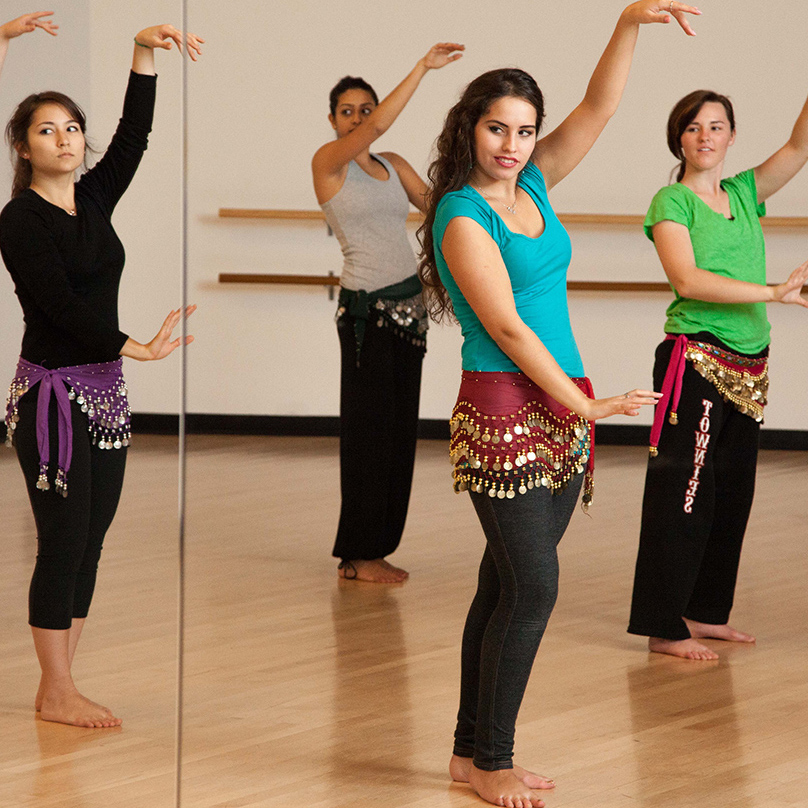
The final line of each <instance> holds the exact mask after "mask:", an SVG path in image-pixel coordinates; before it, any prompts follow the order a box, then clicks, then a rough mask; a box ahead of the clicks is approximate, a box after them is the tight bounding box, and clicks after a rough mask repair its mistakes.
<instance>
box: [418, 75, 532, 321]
mask: <svg viewBox="0 0 808 808" xmlns="http://www.w3.org/2000/svg"><path fill="white" fill-rule="evenodd" d="M506 97H512V98H522V99H524V100H525V101H527V102H528V103H529V104H532V105H533V107H534V108H535V110H536V132H537V134H538V130H539V129H540V128H541V125H542V121H543V120H544V97H543V96H542V93H541V90H540V89H539V87H538V85H537V84H536V81H535V80H534V79H533V77H532V76H531V75H530V74H529V73H525V71H524V70H519V69H517V68H501V69H499V70H489V71H488V72H487V73H483V74H482V75H481V76H477V78H476V79H474V81H472V82H471V83H470V84H469V85H468V87H466V89H465V90H464V91H463V95H462V96H461V97H460V100H459V101H458V102H457V103H456V104H455V105H454V106H453V107H452V108H451V109H450V110H449V113H448V114H447V116H446V121H445V122H444V124H443V131H442V132H441V133H440V135H438V139H437V140H436V141H435V151H436V155H437V156H436V157H435V159H434V160H433V161H432V164H431V165H430V166H429V170H428V171H427V177H428V178H429V190H428V192H427V197H426V201H427V210H426V218H425V219H424V223H423V224H422V225H421V227H420V228H419V229H418V239H419V241H420V243H421V260H420V263H419V264H418V276H419V278H420V279H421V283H422V284H423V286H424V299H425V302H426V306H427V309H428V310H429V313H430V315H431V316H432V319H433V320H435V321H440V320H441V319H443V316H444V315H446V314H448V315H449V316H450V317H451V316H453V314H454V311H453V309H452V301H451V300H450V299H449V294H448V292H447V291H446V287H445V286H444V285H443V283H442V282H441V279H440V275H439V274H438V267H437V264H436V263H435V244H434V241H433V238H432V225H433V224H434V223H435V212H436V210H437V207H438V203H439V202H440V201H441V199H442V198H443V197H444V196H445V195H446V194H448V193H450V192H452V191H457V190H459V189H460V188H462V187H463V186H464V185H465V184H466V182H467V181H468V178H469V174H471V169H472V168H473V167H474V159H475V154H474V129H475V127H476V126H477V122H478V121H479V120H480V118H482V117H483V115H485V113H486V112H487V111H488V110H489V109H490V108H491V105H492V104H493V103H494V102H495V101H497V100H498V99H500V98H506Z"/></svg>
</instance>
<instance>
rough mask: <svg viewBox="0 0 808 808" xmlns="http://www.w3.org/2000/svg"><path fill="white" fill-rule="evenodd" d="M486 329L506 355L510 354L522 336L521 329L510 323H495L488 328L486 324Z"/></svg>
mask: <svg viewBox="0 0 808 808" xmlns="http://www.w3.org/2000/svg"><path fill="white" fill-rule="evenodd" d="M486 331H488V334H489V336H490V337H491V339H493V340H494V342H496V344H497V345H498V346H499V347H500V348H501V349H502V350H503V351H504V352H505V353H506V354H508V356H511V355H512V352H513V350H514V348H515V347H516V346H518V345H519V343H520V342H521V339H522V336H523V335H522V333H521V330H520V329H519V328H518V327H516V326H515V325H513V324H512V323H497V324H496V325H494V326H492V327H490V328H489V327H488V326H486ZM531 333H532V332H531Z"/></svg>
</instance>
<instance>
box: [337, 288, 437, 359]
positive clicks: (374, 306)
mask: <svg viewBox="0 0 808 808" xmlns="http://www.w3.org/2000/svg"><path fill="white" fill-rule="evenodd" d="M421 291H422V288H421V281H420V280H419V279H418V276H417V275H411V276H410V277H409V278H405V279H404V280H403V281H399V282H398V283H393V284H391V285H390V286H384V287H382V288H381V289H374V291H372V292H368V291H366V290H365V289H357V290H356V291H354V290H353V289H345V288H343V287H340V290H339V308H338V309H337V319H339V318H340V317H341V316H342V315H343V314H349V315H350V316H351V317H353V318H354V335H355V336H356V363H357V365H358V364H359V356H360V353H361V351H362V342H363V341H364V339H365V329H366V327H367V324H368V322H369V320H370V318H371V317H377V318H378V319H377V323H376V324H377V325H378V326H379V327H382V326H387V327H388V328H391V329H392V330H393V332H394V333H395V334H396V336H399V337H403V338H404V339H406V340H408V341H409V342H410V343H412V344H413V345H415V346H416V347H417V348H420V349H421V350H422V351H423V352H424V353H426V332H427V328H428V327H429V320H428V317H427V311H426V308H425V306H424V301H423V298H422V297H421Z"/></svg>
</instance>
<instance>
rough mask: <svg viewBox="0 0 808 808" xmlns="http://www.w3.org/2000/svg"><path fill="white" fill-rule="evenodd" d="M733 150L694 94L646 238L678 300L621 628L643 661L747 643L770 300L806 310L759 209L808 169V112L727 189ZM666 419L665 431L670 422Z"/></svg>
mask: <svg viewBox="0 0 808 808" xmlns="http://www.w3.org/2000/svg"><path fill="white" fill-rule="evenodd" d="M734 141H735V117H734V112H733V109H732V104H731V103H730V101H729V99H728V98H726V97H725V96H723V95H719V94H717V93H713V92H710V91H706V90H698V91H696V92H693V93H690V94H689V95H687V96H685V97H684V98H683V99H682V100H681V101H679V102H678V103H677V105H676V106H675V107H674V108H673V111H672V112H671V115H670V117H669V119H668V146H669V147H670V149H671V151H672V152H673V154H674V156H676V157H677V158H678V159H679V160H680V161H681V163H680V166H679V172H678V176H677V182H676V183H675V184H673V185H669V186H667V187H665V188H663V189H662V190H661V191H659V192H658V193H657V195H656V196H655V197H654V200H653V202H652V203H651V207H650V209H649V211H648V215H647V216H646V219H645V232H646V234H647V235H648V237H649V238H650V239H651V240H652V241H653V242H654V244H655V246H656V249H657V253H658V254H659V258H660V261H661V262H662V267H663V269H664V270H665V273H666V274H667V276H668V280H669V281H670V284H671V287H672V289H673V291H674V295H675V298H674V301H673V302H672V303H671V305H670V306H669V307H668V311H667V321H666V323H665V331H666V332H667V334H668V338H667V339H666V340H665V341H664V342H663V343H662V344H661V345H660V346H659V347H658V348H657V354H656V364H655V366H654V386H655V388H656V389H660V388H661V389H662V391H663V399H662V401H661V402H660V405H659V407H658V408H657V412H656V418H655V421H654V427H653V428H652V431H651V457H650V459H649V462H648V471H647V474H646V483H645V495H644V498H643V512H642V529H641V533H640V547H639V553H638V557H637V567H636V572H635V578H634V595H633V599H632V606H631V620H630V623H629V628H628V630H629V631H630V632H631V633H633V634H640V635H645V636H648V637H649V648H650V650H651V651H657V652H659V653H665V654H672V655H674V656H680V657H685V658H687V659H717V658H718V655H717V654H716V653H715V652H714V651H712V650H711V649H710V648H708V647H707V646H706V645H704V644H703V643H702V642H700V640H701V639H703V638H712V639H719V640H728V641H732V642H754V637H752V636H751V635H750V634H746V633H745V632H742V631H737V630H736V629H734V628H732V627H731V626H729V625H728V620H729V614H730V610H731V608H732V603H733V597H734V593H735V582H736V579H737V574H738V563H739V561H740V554H741V544H742V542H743V536H744V532H745V530H746V523H747V520H748V518H749V512H750V509H751V507H752V498H753V495H754V486H755V468H756V463H757V448H758V437H759V430H760V423H761V421H762V420H763V407H764V405H765V403H766V394H767V388H768V372H767V355H768V350H769V347H768V346H769V332H770V327H769V321H768V318H767V316H766V304H767V303H772V302H780V303H796V304H798V305H802V306H808V301H806V300H805V299H804V298H803V297H801V295H800V291H801V289H802V286H803V285H804V284H805V283H806V280H808V262H806V263H805V264H803V265H802V266H801V267H799V268H798V269H796V270H795V271H794V272H793V273H792V274H791V276H790V277H789V279H788V281H786V282H785V283H782V284H779V285H777V286H767V285H766V257H765V247H764V243H763V232H762V230H761V227H760V217H761V216H764V215H765V213H766V206H765V201H766V199H768V197H770V196H771V195H772V194H773V193H775V192H776V191H777V190H779V189H780V188H782V187H783V185H785V184H786V183H787V182H788V181H789V180H790V179H791V178H792V177H793V176H794V175H795V174H796V173H797V172H798V171H799V170H800V169H801V168H802V166H803V165H804V164H805V162H806V160H808V102H806V105H805V107H803V110H802V112H801V114H800V116H799V118H798V120H797V123H796V125H795V126H794V130H793V132H792V135H791V138H790V139H789V141H788V143H786V145H785V146H783V148H781V149H780V150H779V151H777V152H776V153H775V154H774V155H772V156H771V157H770V158H769V159H768V160H766V161H765V162H764V163H762V164H761V165H759V166H757V167H756V168H754V169H749V170H747V171H743V172H741V173H740V174H737V175H736V176H734V177H730V178H729V179H722V178H721V174H722V171H723V167H724V160H725V158H726V155H727V150H728V149H729V147H730V146H731V145H732V144H733V143H734ZM668 410H670V415H669V419H668V422H667V423H666V422H665V415H666V414H667V413H668Z"/></svg>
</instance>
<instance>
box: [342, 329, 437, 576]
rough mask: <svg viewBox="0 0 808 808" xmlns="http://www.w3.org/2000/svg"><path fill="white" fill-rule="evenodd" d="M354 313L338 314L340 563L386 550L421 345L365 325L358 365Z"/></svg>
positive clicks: (411, 426)
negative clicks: (340, 497)
mask: <svg viewBox="0 0 808 808" xmlns="http://www.w3.org/2000/svg"><path fill="white" fill-rule="evenodd" d="M354 322H355V320H354V318H353V317H351V316H350V315H347V314H345V315H342V316H341V317H340V318H339V320H337V332H338V334H339V341H340V349H341V352H342V375H341V388H340V442H339V459H340V484H341V489H342V509H341V511H340V517H339V527H338V529H337V540H336V543H335V544H334V551H333V554H334V556H336V557H337V558H341V559H344V560H346V561H353V560H355V559H364V560H370V559H374V558H383V557H384V556H387V555H390V553H392V552H393V551H394V550H395V549H396V548H397V547H398V543H399V541H400V540H401V534H402V533H403V532H404V522H405V521H406V519H407V508H408V506H409V502H410V489H411V487H412V472H413V466H414V464H415V446H416V439H417V437H418V404H419V402H420V398H421V365H422V363H423V358H424V351H423V348H420V347H418V346H417V345H413V344H412V343H410V342H409V341H407V339H405V338H403V337H400V336H397V335H396V334H395V333H394V332H393V331H392V330H391V329H390V328H387V327H385V326H378V325H376V321H375V319H374V318H371V320H370V321H369V322H368V324H367V328H366V330H365V336H364V341H363V343H362V352H361V356H360V362H359V365H358V366H357V361H356V360H357V356H356V337H355V336H354Z"/></svg>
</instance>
